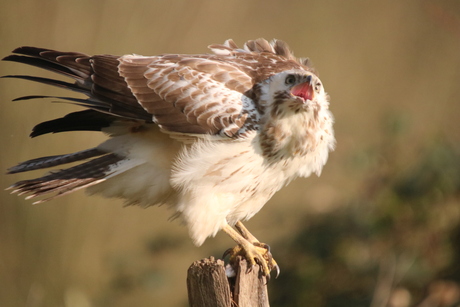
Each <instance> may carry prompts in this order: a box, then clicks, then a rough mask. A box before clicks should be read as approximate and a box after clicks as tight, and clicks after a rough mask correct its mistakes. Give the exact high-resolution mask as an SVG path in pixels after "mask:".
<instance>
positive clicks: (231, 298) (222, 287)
mask: <svg viewBox="0 0 460 307" xmlns="http://www.w3.org/2000/svg"><path fill="white" fill-rule="evenodd" d="M235 266H236V268H237V270H236V276H235V277H232V278H227V276H226V274H225V265H224V262H223V261H222V260H216V259H214V257H210V258H206V259H202V260H199V261H195V262H194V263H193V264H192V265H191V266H190V268H189V269H188V274H187V291H188V300H189V304H190V307H269V302H268V291H267V285H266V281H265V278H264V277H262V276H261V275H260V273H259V271H260V268H259V266H256V267H255V268H254V269H253V270H251V271H250V272H248V270H247V262H246V260H245V259H242V258H241V257H238V258H237V261H236V265H235Z"/></svg>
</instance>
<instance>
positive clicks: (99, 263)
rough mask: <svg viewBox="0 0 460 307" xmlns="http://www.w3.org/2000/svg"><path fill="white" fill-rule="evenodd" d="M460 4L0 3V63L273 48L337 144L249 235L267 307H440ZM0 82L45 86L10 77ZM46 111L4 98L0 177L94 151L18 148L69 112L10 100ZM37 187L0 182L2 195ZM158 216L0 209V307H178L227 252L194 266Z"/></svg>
mask: <svg viewBox="0 0 460 307" xmlns="http://www.w3.org/2000/svg"><path fill="white" fill-rule="evenodd" d="M459 4H460V2H459V1H458V0H439V1H432V0H408V1H400V0H389V1H340V0H332V1H263V0H254V1H243V0H236V1H224V0H216V1H208V0H197V1H186V0H177V1H163V0H152V1H146V0H137V1H120V0H101V1H94V0H80V1H71V0H39V1H36V0H15V1H6V0H5V1H0V37H1V38H2V40H1V42H2V43H1V44H0V54H1V56H6V55H8V54H9V53H10V52H11V50H13V49H14V48H16V47H18V46H24V45H31V46H38V47H46V48H51V49H56V50H64V51H70V50H73V51H79V52H84V53H88V54H101V53H110V54H128V53H137V54H144V55H154V54H160V53H170V52H178V53H201V52H206V51H207V49H206V46H207V45H209V44H212V43H221V42H223V41H224V40H225V39H228V38H233V39H234V40H235V42H237V43H238V44H239V45H240V46H241V44H242V43H243V42H245V41H246V40H248V39H254V38H257V37H265V38H267V39H272V38H278V39H282V40H285V41H286V42H287V43H289V45H290V46H291V47H292V49H293V50H294V52H295V54H296V55H297V56H299V57H310V58H311V59H312V60H313V62H314V64H315V67H316V68H318V70H319V72H320V76H321V79H322V81H323V83H324V84H325V88H326V90H327V91H328V93H329V94H330V95H331V110H332V112H333V114H334V116H335V118H336V124H335V126H334V127H335V132H336V136H337V140H338V142H337V149H336V150H335V152H333V153H332V154H331V156H330V159H329V161H328V163H327V165H326V167H325V169H324V171H323V173H322V175H321V178H320V179H318V178H315V176H312V177H311V178H308V179H305V180H301V179H299V180H295V181H293V182H292V183H291V184H290V185H289V186H288V187H286V188H284V189H282V190H281V191H280V192H279V193H277V194H276V195H275V196H274V197H273V199H272V200H271V202H270V203H269V204H267V206H265V207H264V209H263V210H262V211H261V212H260V213H259V214H257V215H256V216H255V217H254V218H253V219H251V221H249V222H248V224H247V226H248V227H249V229H250V230H251V231H252V232H253V233H254V234H255V235H256V236H257V237H259V238H260V239H261V240H263V241H264V242H266V243H269V244H270V245H271V246H272V250H273V253H274V256H275V258H276V260H277V261H278V262H279V264H280V266H281V275H280V277H279V279H277V280H272V281H271V282H270V283H269V287H270V299H271V304H272V306H274V307H276V306H314V307H316V306H345V307H346V306H358V307H359V306H371V307H383V306H388V307H406V306H417V307H432V306H450V307H451V306H455V304H457V306H458V303H453V302H455V301H456V300H457V301H458V297H459V295H460V294H459V293H460V291H459V275H460V267H459V265H458V263H460V256H459V255H460V244H459V242H460V229H459V227H460V226H459V213H458V210H459V208H460V205H459V195H458V194H459V193H458V184H459V166H458V165H459V148H458V144H460V133H459V131H460V126H459V121H458V114H460V103H459V101H460V91H458V85H459V84H460V73H459V72H460V57H459V50H460V39H459V38H460V18H459V16H460V5H459ZM0 69H1V75H5V74H33V75H36V74H39V75H41V76H44V77H51V76H52V77H54V75H52V74H51V73H50V72H38V71H37V70H36V69H34V68H32V67H29V66H26V65H18V64H17V63H8V62H1V64H0ZM66 81H68V80H66ZM60 93H61V92H60V90H59V89H56V88H50V87H47V86H44V85H40V84H35V83H30V82H26V81H24V82H23V81H20V80H8V79H2V80H1V82H0V101H1V103H2V112H0V131H1V133H0V143H1V144H3V145H4V146H3V147H2V151H1V159H0V168H1V169H2V170H6V169H7V168H8V167H11V166H12V165H15V164H16V163H18V162H20V161H24V160H28V159H32V158H35V157H38V156H47V155H53V154H62V153H66V152H74V151H78V150H82V149H85V148H88V147H91V146H95V145H97V144H98V143H100V142H101V141H103V140H104V137H103V136H101V135H99V134H92V133H89V132H88V133H72V134H56V135H48V136H43V137H40V138H35V139H33V140H30V139H28V138H27V135H28V133H29V132H30V129H31V128H32V127H33V126H34V125H35V124H37V123H39V122H42V121H46V120H50V119H52V118H56V117H60V116H63V115H65V114H66V113H69V112H73V111H76V110H78V109H77V108H75V107H72V106H68V105H63V104H54V105H53V104H49V103H48V102H45V101H41V100H37V101H23V102H11V100H12V99H14V98H16V97H20V96H25V95H57V96H59V95H60ZM65 94H68V93H65ZM63 95H64V93H63ZM389 110H393V111H392V112H389ZM382 114H386V115H385V116H383V119H382ZM434 135H438V136H437V137H436V136H434ZM35 175H39V174H38V173H35V174H33V173H32V174H30V175H29V174H23V175H22V174H18V175H14V176H0V186H2V187H7V186H9V185H10V184H12V183H14V181H17V180H22V179H28V178H31V177H33V176H35ZM171 213H172V212H170V211H168V210H166V209H165V208H149V209H147V210H144V209H142V208H138V207H130V208H123V207H122V202H121V201H120V200H114V199H110V200H107V199H102V198H98V197H91V198H89V197H87V196H85V195H84V194H83V193H80V192H77V193H74V194H72V195H69V196H66V197H63V198H59V199H56V200H55V201H52V202H50V203H47V204H42V205H40V206H31V205H30V201H27V200H23V199H22V198H20V197H16V196H14V195H9V194H8V193H7V192H4V193H0V306H2V307H3V306H8V307H9V306H14V307H15V306H20V307H22V306H27V307H42V306H46V307H48V306H51V307H54V306H65V307H91V306H101V307H106V306H110V307H130V306H139V307H141V306H174V307H176V306H187V294H186V283H185V278H186V271H187V268H188V266H189V265H190V264H191V263H192V262H193V261H195V260H198V259H201V258H204V257H207V256H209V255H214V256H215V257H220V256H221V255H222V252H223V251H225V250H226V249H227V248H228V247H229V246H231V245H232V244H233V242H232V241H231V240H230V239H229V238H227V236H225V234H218V235H217V237H216V238H215V239H209V240H207V241H206V242H205V244H204V245H203V246H201V247H200V248H197V247H195V246H193V244H192V243H191V240H190V239H189V238H188V235H187V230H186V228H185V227H181V226H179V225H178V224H179V223H176V222H173V223H170V222H169V221H168V217H169V216H170V215H171ZM275 242H279V243H278V244H276V243H275Z"/></svg>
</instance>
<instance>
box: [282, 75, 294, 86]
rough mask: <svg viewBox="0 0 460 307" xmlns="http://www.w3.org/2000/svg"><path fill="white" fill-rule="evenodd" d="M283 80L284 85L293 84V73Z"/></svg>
mask: <svg viewBox="0 0 460 307" xmlns="http://www.w3.org/2000/svg"><path fill="white" fill-rule="evenodd" d="M284 82H285V83H286V85H293V84H294V83H295V76H294V75H288V76H287V77H286V80H285V81H284Z"/></svg>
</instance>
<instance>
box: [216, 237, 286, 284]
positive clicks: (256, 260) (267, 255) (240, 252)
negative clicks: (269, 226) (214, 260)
mask: <svg viewBox="0 0 460 307" xmlns="http://www.w3.org/2000/svg"><path fill="white" fill-rule="evenodd" d="M226 256H230V259H229V261H230V264H233V263H235V261H236V257H237V256H242V257H244V258H245V259H246V260H247V261H248V264H249V265H248V272H250V271H252V270H253V268H254V267H255V266H256V265H257V264H259V265H260V266H261V268H262V275H263V276H265V277H266V278H267V281H268V280H269V279H270V271H271V270H273V269H275V270H276V277H278V275H279V273H280V268H279V266H278V264H277V263H276V261H275V259H273V256H272V254H271V252H270V246H268V245H267V244H265V243H260V242H254V243H250V242H247V244H238V245H237V246H235V247H233V248H229V249H228V250H226V251H225V253H224V256H223V257H224V258H225V257H226ZM276 277H275V278H276Z"/></svg>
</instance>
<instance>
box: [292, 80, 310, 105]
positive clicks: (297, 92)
mask: <svg viewBox="0 0 460 307" xmlns="http://www.w3.org/2000/svg"><path fill="white" fill-rule="evenodd" d="M291 94H292V95H294V96H297V97H300V98H302V99H303V100H304V101H307V100H310V101H311V100H313V97H314V95H315V94H314V90H313V86H312V84H311V83H310V81H307V82H304V83H300V84H297V85H296V86H294V87H292V89H291Z"/></svg>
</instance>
